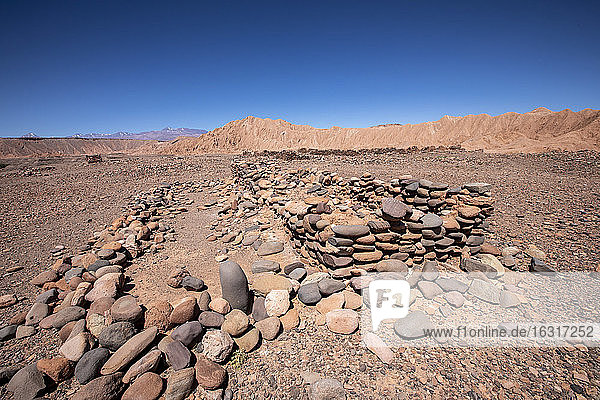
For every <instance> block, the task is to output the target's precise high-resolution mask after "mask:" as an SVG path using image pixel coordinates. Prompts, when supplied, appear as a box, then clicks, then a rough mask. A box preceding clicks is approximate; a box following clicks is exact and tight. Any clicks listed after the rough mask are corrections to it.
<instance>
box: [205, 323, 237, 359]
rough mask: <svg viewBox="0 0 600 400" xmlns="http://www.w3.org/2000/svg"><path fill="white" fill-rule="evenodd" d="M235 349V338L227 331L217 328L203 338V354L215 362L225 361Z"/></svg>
mask: <svg viewBox="0 0 600 400" xmlns="http://www.w3.org/2000/svg"><path fill="white" fill-rule="evenodd" d="M232 350H233V339H232V338H231V336H230V335H229V334H228V333H227V332H223V331H222V330H219V329H216V330H212V331H208V332H206V334H205V335H204V337H203V338H202V354H204V355H205V356H206V357H208V358H210V359H211V360H212V361H214V362H218V363H220V362H223V361H225V360H226V359H227V357H229V354H231V351H232Z"/></svg>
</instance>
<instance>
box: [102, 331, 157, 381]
mask: <svg viewBox="0 0 600 400" xmlns="http://www.w3.org/2000/svg"><path fill="white" fill-rule="evenodd" d="M157 333H158V329H156V327H150V328H148V329H146V330H145V331H143V332H141V333H138V334H137V335H135V336H134V337H132V338H131V339H129V340H128V341H127V342H126V343H125V344H124V345H123V346H121V347H120V348H119V349H118V350H117V351H116V352H115V353H114V354H113V355H112V356H111V357H110V358H109V359H108V361H107V362H106V364H104V366H103V367H102V370H101V373H102V375H109V374H112V373H114V372H117V371H120V370H121V369H122V368H124V367H125V366H126V365H127V364H129V363H130V362H131V361H132V360H134V359H135V358H136V357H137V356H138V355H139V354H140V353H141V352H142V351H144V350H145V349H146V348H147V347H148V346H149V345H150V343H152V342H153V341H154V339H155V338H156V334H157Z"/></svg>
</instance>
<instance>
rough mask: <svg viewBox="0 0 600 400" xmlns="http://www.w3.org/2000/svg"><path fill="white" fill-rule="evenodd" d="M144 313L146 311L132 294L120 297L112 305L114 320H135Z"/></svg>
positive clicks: (111, 312) (111, 311) (111, 310)
mask: <svg viewBox="0 0 600 400" xmlns="http://www.w3.org/2000/svg"><path fill="white" fill-rule="evenodd" d="M143 314H144V311H143V310H142V308H141V307H140V306H139V305H138V303H137V300H136V299H135V297H133V296H130V295H127V296H123V297H120V298H118V299H117V300H116V301H115V302H114V304H113V305H112V306H111V307H110V315H111V317H112V319H113V321H127V322H135V321H137V320H139V319H140V318H141V317H142V315H143Z"/></svg>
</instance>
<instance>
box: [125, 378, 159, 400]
mask: <svg viewBox="0 0 600 400" xmlns="http://www.w3.org/2000/svg"><path fill="white" fill-rule="evenodd" d="M163 387H164V382H163V379H162V378H161V377H160V375H158V374H155V373H153V372H146V373H145V374H143V375H141V376H140V377H139V378H137V379H136V380H135V381H134V382H133V384H131V386H129V388H127V390H126V391H125V393H123V396H122V397H121V400H156V399H158V398H159V397H160V394H161V392H162V390H163Z"/></svg>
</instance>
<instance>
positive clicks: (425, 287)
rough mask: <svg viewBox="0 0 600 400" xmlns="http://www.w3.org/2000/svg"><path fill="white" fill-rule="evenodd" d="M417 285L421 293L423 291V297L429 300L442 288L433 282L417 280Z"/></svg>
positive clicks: (440, 292) (441, 291)
mask: <svg viewBox="0 0 600 400" xmlns="http://www.w3.org/2000/svg"><path fill="white" fill-rule="evenodd" d="M417 286H418V288H419V290H420V291H421V293H423V297H425V298H426V299H429V300H431V299H433V298H434V297H436V296H439V295H440V294H442V293H443V290H442V288H440V287H439V286H438V285H437V284H436V283H435V282H429V281H419V283H417Z"/></svg>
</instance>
